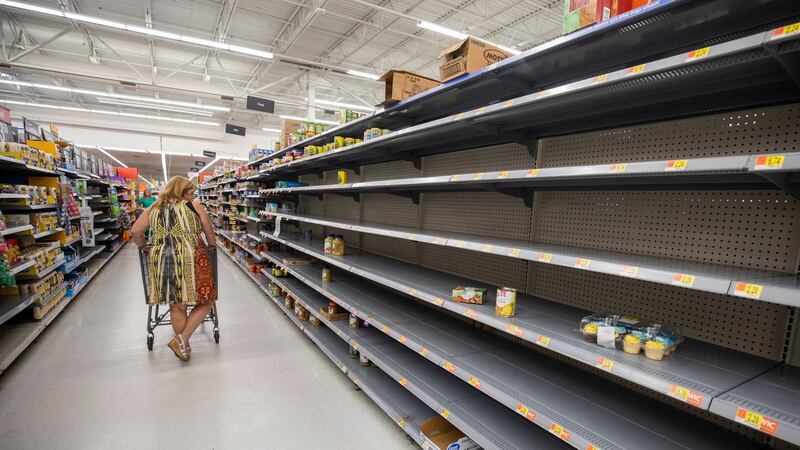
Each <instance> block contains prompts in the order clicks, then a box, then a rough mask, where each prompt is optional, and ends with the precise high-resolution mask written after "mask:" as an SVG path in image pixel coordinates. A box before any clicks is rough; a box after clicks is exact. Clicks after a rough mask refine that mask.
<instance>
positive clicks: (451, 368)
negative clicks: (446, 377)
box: [442, 361, 456, 373]
mask: <svg viewBox="0 0 800 450" xmlns="http://www.w3.org/2000/svg"><path fill="white" fill-rule="evenodd" d="M442 367H444V368H445V370H447V371H448V372H450V373H456V366H454V365H453V363H451V362H449V361H444V362H443V363H442Z"/></svg>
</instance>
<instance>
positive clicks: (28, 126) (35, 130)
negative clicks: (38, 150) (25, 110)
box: [22, 117, 42, 141]
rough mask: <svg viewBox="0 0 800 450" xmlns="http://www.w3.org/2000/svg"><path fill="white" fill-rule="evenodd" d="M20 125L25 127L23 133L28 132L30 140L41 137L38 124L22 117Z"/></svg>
mask: <svg viewBox="0 0 800 450" xmlns="http://www.w3.org/2000/svg"><path fill="white" fill-rule="evenodd" d="M22 127H23V128H24V129H25V133H27V134H28V136H29V137H30V140H32V141H33V140H37V141H38V140H39V139H41V138H42V129H41V127H40V126H39V125H37V124H36V123H35V122H31V121H30V120H28V119H26V118H24V117H23V118H22Z"/></svg>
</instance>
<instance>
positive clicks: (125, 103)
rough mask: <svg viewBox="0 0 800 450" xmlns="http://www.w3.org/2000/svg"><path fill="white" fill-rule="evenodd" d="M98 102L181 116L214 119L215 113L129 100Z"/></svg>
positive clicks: (102, 100)
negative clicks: (174, 113)
mask: <svg viewBox="0 0 800 450" xmlns="http://www.w3.org/2000/svg"><path fill="white" fill-rule="evenodd" d="M97 101H98V102H99V103H102V104H104V105H119V106H130V107H133V108H144V109H160V110H162V111H170V112H176V113H181V114H191V115H197V116H203V117H212V116H213V115H214V113H212V112H211V111H199V110H194V111H193V110H191V109H181V108H173V107H171V106H161V105H153V104H145V103H136V102H133V101H128V100H108V99H104V98H98V99H97Z"/></svg>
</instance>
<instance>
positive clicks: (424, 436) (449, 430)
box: [419, 415, 481, 450]
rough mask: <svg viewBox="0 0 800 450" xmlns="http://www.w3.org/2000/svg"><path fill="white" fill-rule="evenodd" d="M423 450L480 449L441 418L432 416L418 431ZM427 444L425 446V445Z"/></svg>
mask: <svg viewBox="0 0 800 450" xmlns="http://www.w3.org/2000/svg"><path fill="white" fill-rule="evenodd" d="M419 437H420V440H421V441H422V442H423V447H424V448H432V449H439V450H450V449H454V448H457V449H458V450H478V449H480V448H481V447H480V446H479V445H478V444H477V443H476V442H475V441H473V440H472V439H471V438H469V437H467V435H466V434H464V433H463V432H462V431H461V430H459V429H458V428H456V427H455V426H454V425H453V424H451V423H450V422H448V421H447V420H445V418H444V417H442V416H438V415H437V416H433V417H431V418H430V419H428V420H426V421H425V422H424V423H423V424H422V426H421V427H420V429H419ZM426 444H427V445H426Z"/></svg>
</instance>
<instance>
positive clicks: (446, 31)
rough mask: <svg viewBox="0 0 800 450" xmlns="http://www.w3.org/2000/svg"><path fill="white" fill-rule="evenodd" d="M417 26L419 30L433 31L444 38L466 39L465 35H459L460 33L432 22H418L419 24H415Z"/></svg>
mask: <svg viewBox="0 0 800 450" xmlns="http://www.w3.org/2000/svg"><path fill="white" fill-rule="evenodd" d="M417 26H418V27H420V28H424V29H426V30H431V31H435V32H436V33H439V34H444V35H445V36H450V37H454V38H456V39H464V38H466V37H467V35H466V34H464V33H461V32H460V31H456V30H451V29H450V28H446V27H443V26H441V25H437V24H435V23H432V22H427V21H425V20H420V21H419V22H417Z"/></svg>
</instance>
